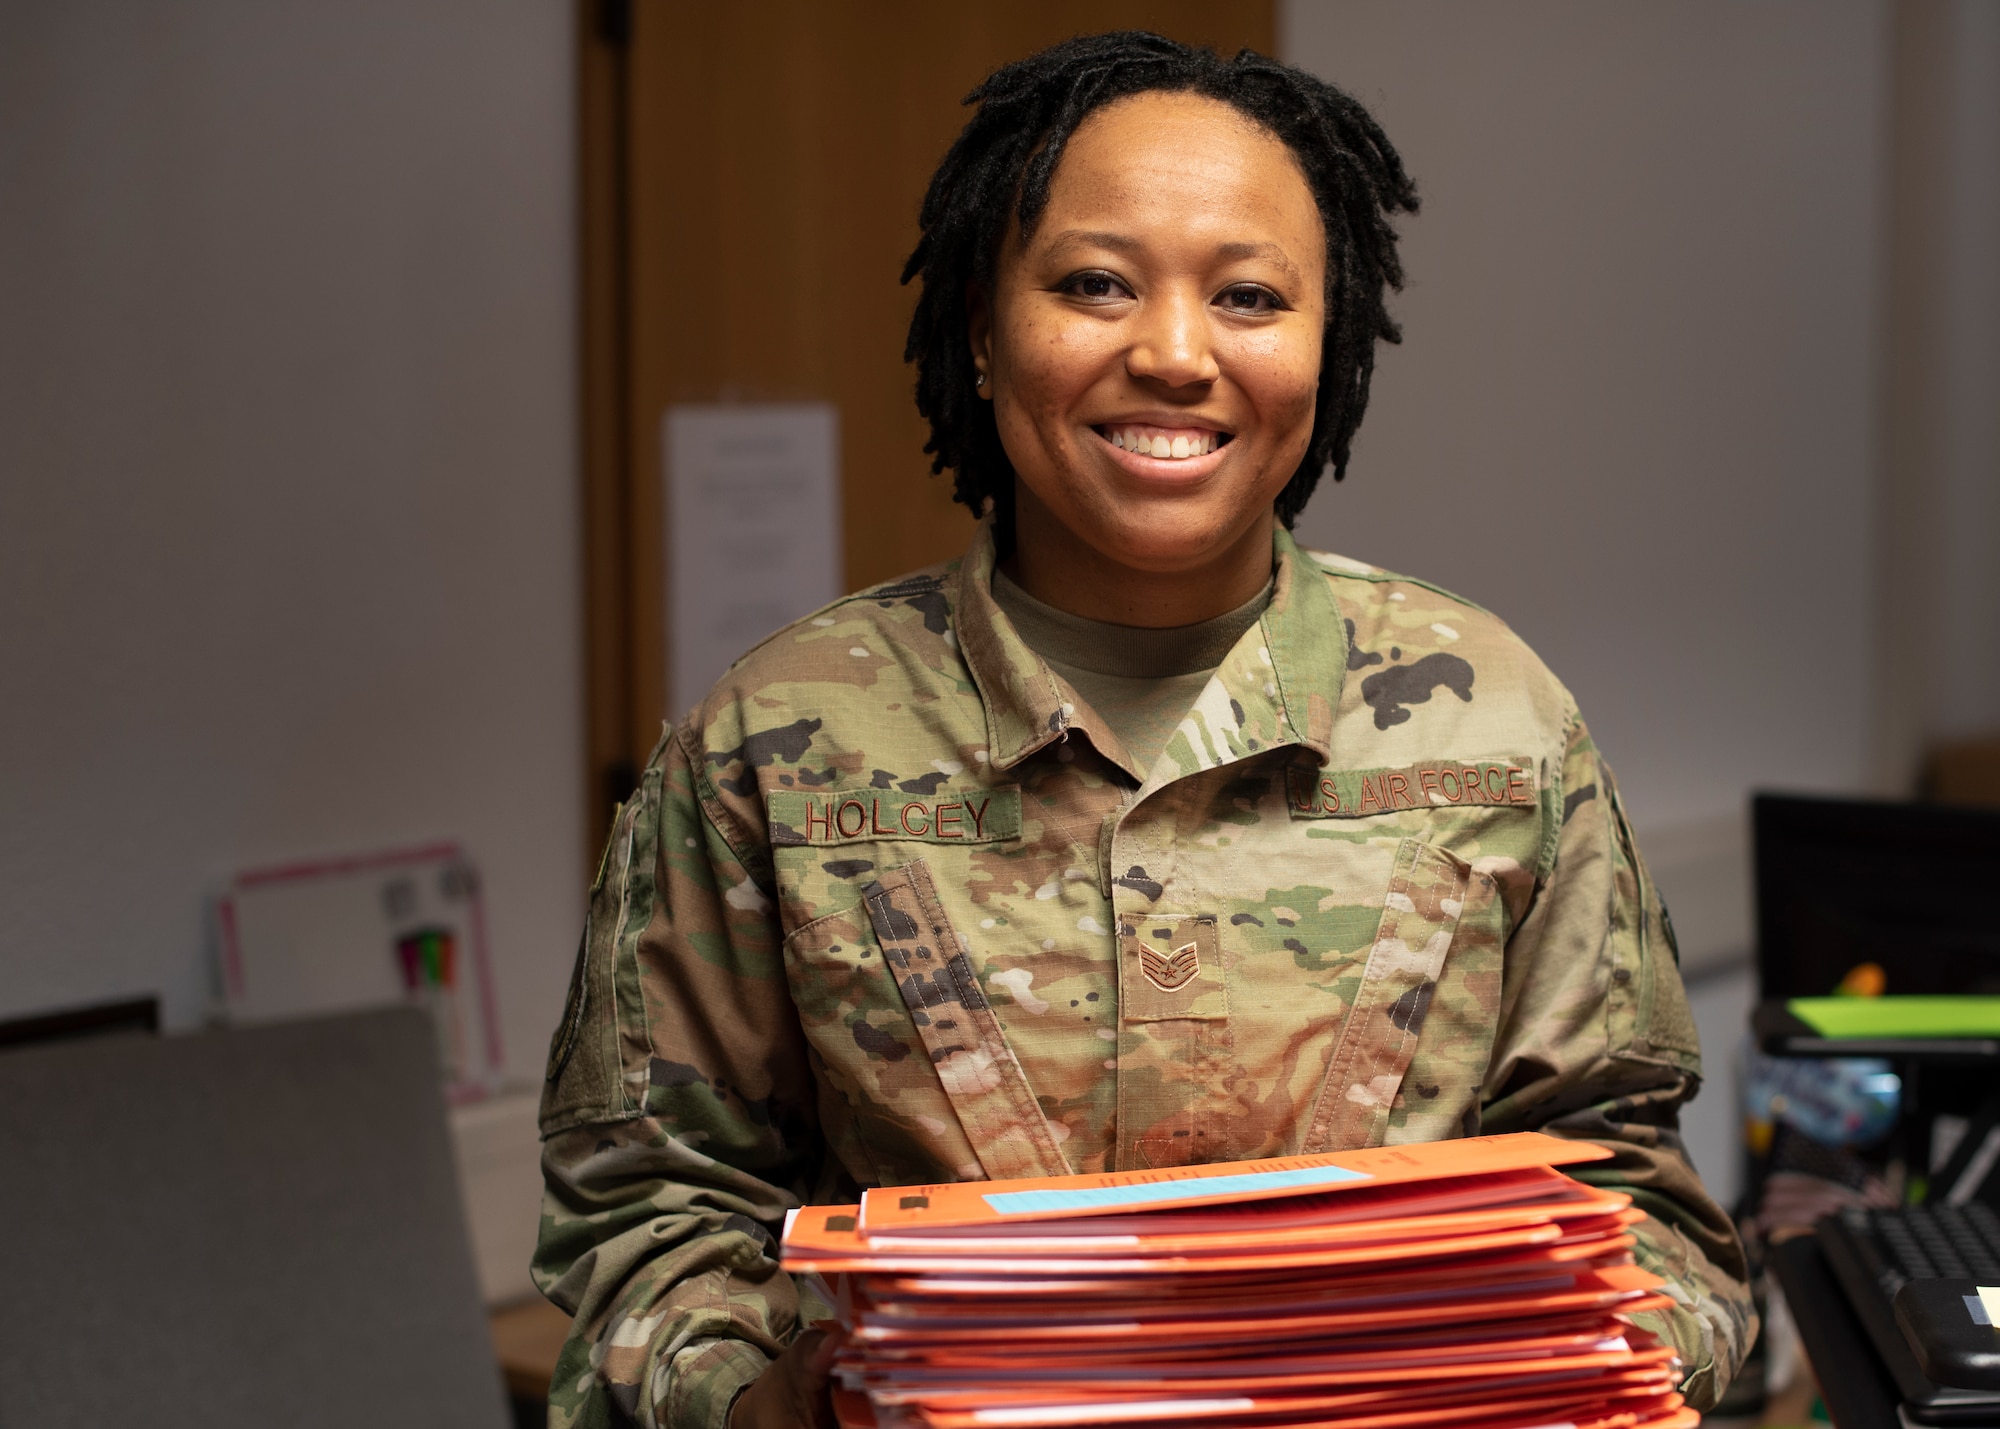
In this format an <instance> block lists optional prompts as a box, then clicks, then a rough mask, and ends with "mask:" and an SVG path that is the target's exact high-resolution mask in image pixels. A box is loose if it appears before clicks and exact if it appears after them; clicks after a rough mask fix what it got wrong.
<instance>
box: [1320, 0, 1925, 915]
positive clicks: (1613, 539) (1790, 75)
mask: <svg viewBox="0 0 2000 1429" xmlns="http://www.w3.org/2000/svg"><path fill="white" fill-rule="evenodd" d="M1281 22H1282V28H1281V35H1282V51H1283V53H1284V55H1285V57H1286V58H1287V59H1289V60H1292V61H1293V62H1295V63H1299V64H1303V65H1305V66H1307V67H1309V68H1311V69H1313V70H1314V71H1316V72H1318V73H1320V74H1322V75H1324V76H1326V77H1327V78H1329V79H1331V80H1333V81H1335V82H1336V83H1339V84H1341V85H1342V86H1343V87H1345V88H1347V89H1349V90H1350V91H1351V92H1353V93H1354V94H1355V95H1356V97H1358V98H1359V99H1361V100H1362V101H1363V102H1364V103H1365V104H1367V105H1368V106H1369V107H1370V108H1371V109H1372V110H1373V112H1374V113H1375V114H1376V116H1377V117H1378V118H1379V119H1380V120H1381V122H1382V124H1383V127H1384V128H1385V129H1386V130H1387V132H1388V134H1389V137H1390V139H1391V141H1392V142H1393V143H1394V144H1395V145H1396V146H1397V148H1398V150H1399V151H1400V152H1401V153H1402V155H1403V157H1404V159H1405V161H1406V162H1407V164H1408V166H1409V168H1410V171H1411V173H1412V174H1413V175H1414V176H1415V178H1416V180H1417V183H1418V186H1419V189H1420V192H1421V193H1422V196H1423V211H1422V213H1421V214H1420V215H1419V216H1417V217H1414V218H1411V219H1409V220H1407V221H1405V222H1404V223H1403V225H1402V229H1403V233H1404V242H1403V253H1404V258H1405V262H1406V265H1407V267H1408V271H1409V276H1410V282H1409V286H1408V288H1407V289H1406V291H1405V292H1404V293H1403V295H1402V297H1401V299H1400V300H1399V301H1398V302H1397V304H1396V306H1395V311H1396V312H1397V313H1398V314H1399V316H1400V317H1401V319H1402V321H1403V325H1404V332H1405V343H1404V346H1403V347H1401V348H1400V349H1391V350H1389V351H1387V352H1386V354H1385V355H1384V357H1383V359H1382V361H1381V363H1380V366H1379V367H1378V370H1377V377H1376V386H1375V395H1374V400H1373V402H1372V404H1371V405H1370V408H1369V412H1368V417H1367V421H1366V423H1365V424H1364V426H1363V428H1362V431H1361V434H1360V438H1359V440H1358V443H1357V446H1356V452H1355V459H1354V465H1353V469H1352V472H1351V474H1350V476H1349V479H1348V481H1347V482H1346V483H1345V484H1344V485H1342V486H1339V487H1334V486H1332V485H1331V484H1328V485H1327V486H1326V487H1325V488H1324V489H1323V490H1322V491H1321V493H1320V494H1319V495H1318V496H1317V497H1316V498H1315V500H1314V503H1313V505H1312V507H1310V508H1309V509H1308V511H1307V514H1306V516H1305V517H1304V518H1303V520H1302V521H1301V522H1300V529H1301V531H1302V532H1303V533H1304V534H1305V535H1306V536H1308V537H1309V538H1310V539H1311V540H1312V541H1314V542H1315V543H1319V544H1323V545H1327V546H1331V547H1332V548H1333V549H1336V550H1339V551H1343V552H1346V553H1348V554H1351V555H1355V556H1359V557H1362V558H1364V559H1367V560H1372V561H1376V562H1379V563H1381V564H1384V565H1387V566H1390V567H1392V568H1395V569H1400V570H1405V571H1409V572H1411V573H1413V574H1418V575H1422V576H1425V577H1428V578H1430V579H1432V580H1436V581H1438V582H1439V583H1441V584H1443V585H1445V586H1447V587H1449V588H1451V589H1454V590H1456V591H1458V592H1459V593H1461V594H1463V595H1465V596H1468V597H1469V598H1471V599H1473V600H1477V601H1479V602H1480V603H1481V604H1483V605H1486V606H1488V607H1489V608H1491V609H1493V610H1495V611H1497V612H1498V613H1499V614H1500V615H1501V616H1503V617H1504V618H1505V619H1507V620H1508V621H1509V622H1510V623H1512V624H1513V625H1514V626H1515V628H1516V629H1518V630H1519V631H1520V632H1521V633H1522V634H1523V635H1524V636H1525V637H1526V638H1527V640H1528V641H1529V642H1530V643H1531V644H1532V645H1534V647H1535V648H1536V649H1537V651H1538V652H1539V653H1540V654H1541V655H1542V656H1543V658H1544V659H1546V660H1547V661H1548V662H1549V664H1550V665H1551V666H1552V667H1553V668H1554V670H1555V671H1556V673H1557V674H1558V675H1559V676H1560V677H1561V678H1562V679H1563V680H1564V681H1565V682H1566V683H1567V684H1568V685H1569V686H1570V688H1571V689H1572V690H1573V691H1574V692H1575V694H1576V696H1577V699H1578V701H1579V702H1580V704H1581V706H1582V708H1583V710H1584V713H1585V716H1586V718H1588V719H1589V721H1590V723H1591V727H1592V729H1593V731H1594V733H1595V734H1596V736H1597V739H1598V741H1599V743H1600V744H1601V745H1602V746H1603V748H1604V749H1605V751H1606V753H1607V754H1608V756H1609V757H1610V759H1611V761H1612V763H1613V766H1614V767H1615V768H1616V770H1617V771H1618V775H1619V779H1620V782H1621V785H1622V787H1623V789H1624V791H1625V793H1626V795H1627V796H1628V799H1629V802H1630V804H1631V807H1632V809H1633V814H1634V818H1635V820H1636V821H1638V822H1639V824H1640V825H1641V828H1642V832H1646V833H1648V834H1649V835H1650V834H1651V833H1653V832H1654V831H1659V832H1661V833H1662V834H1663V835H1664V836H1665V838H1666V840H1667V841H1668V842H1672V841H1673V840H1674V839H1675V838H1677V837H1681V836H1682V835H1683V834H1684V833H1685V831H1686V830H1688V829H1690V828H1693V829H1696V830H1700V831H1706V832H1705V834H1704V837H1706V838H1707V839H1708V841H1710V842H1714V841H1716V840H1726V839H1727V838H1728V836H1729V833H1730V830H1731V827H1732V824H1733V820H1734V818H1735V816H1736V815H1737V814H1738V812H1739V811H1740V810H1741V808H1742V806H1743V801H1744V797H1745V795H1746V793H1747V792H1748V791H1749V790H1751V789H1752V788H1756V787H1779V788H1793V789H1814V790H1843V789H1854V788H1858V787H1860V786H1861V785H1862V784H1863V782H1864V781H1865V779H1866V777H1867V773H1868V770H1867V761H1868V755H1869V734H1870V730H1869V719H1870V714H1871V710H1870V705H1869V687H1870V681H1871V671H1870V666H1871V651H1870V648H1869V639H1870V631H1871V617H1872V612H1873V607H1872V604H1871V602H1872V599H1873V586H1872V572H1873V569H1874V566H1873V558H1874V547H1873V535H1872V525H1871V521H1872V515H1873V502H1874V499H1875V497H1874V486H1873V476H1874V470H1875V463H1876V455H1877V442H1878V434H1877V432H1878V429H1877V421H1876V412H1877V408H1878V401H1877V397H1878V385H1879V377H1878V368H1877V356H1876V354H1877V327H1878V319H1879V308H1880V302H1879V288H1880V286H1881V284H1880V281H1879V273H1880V269H1881V267H1882V252H1881V249H1882V244H1881V232H1880V230H1881V229H1882V217H1881V211H1880V205H1881V199H1882V196H1883V190H1884V177H1885V176H1884V166H1885V145H1886V141H1887V133H1886V124H1887V119H1888V109H1887V99H1888V79H1889V56H1888V38H1889V23H1888V12H1887V10H1886V8H1885V6H1884V5H1883V4H1882V3H1878V2H1877V0H1766V3H1761V4H1757V5H1743V4H1738V3H1734V0H1680V3H1676V4H1671V5H1669V4H1650V5H1604V4H1600V3H1595V0H1509V3H1507V4H1504V5H1490V4H1483V3H1478V0H1287V3H1284V4H1283V5H1282V6H1281ZM1682 841H1683V842H1685V839H1684V838H1683V840H1682ZM1649 842H1650V839H1649ZM1660 876H1661V880H1662V883H1663V884H1668V883H1669V876H1668V872H1667V870H1665V869H1662V870H1661V875H1660ZM1668 891H1669V894H1670V895H1671V894H1672V892H1673V889H1672V888H1671V886H1669V888H1668ZM1675 913H1676V918H1677V920H1678V919H1679V914H1680V909H1679V907H1678V906H1676V909H1675ZM1684 931H1685V930H1684Z"/></svg>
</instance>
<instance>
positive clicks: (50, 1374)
mask: <svg viewBox="0 0 2000 1429" xmlns="http://www.w3.org/2000/svg"><path fill="white" fill-rule="evenodd" d="M0 1227H4V1230H0V1246H4V1247H5V1250H6V1266H7V1270H8V1277H7V1285H6V1293H5V1294H4V1295H0V1424H4V1425H15V1424H22V1425H28V1424H32V1425H35V1426H37V1429H66V1427H67V1426H70V1425H76V1426H85V1425H90V1426H96V1425H101V1424H118V1423H125V1422H132V1423H140V1424H145V1425H148V1426H158V1429H179V1426H183V1425H186V1426H190V1429H192V1426H196V1425H200V1426H204V1429H213V1426H218V1425H245V1426H249V1425H258V1426H262V1425H269V1424H283V1425H287V1426H294V1429H345V1426H349V1425H357V1424H367V1425H371V1426H376V1429H504V1426H505V1425H506V1423H507V1411H506V1407H505V1403H504V1400H503V1397H502V1392H501V1383H500V1372H499V1368H498V1366H497V1365H496V1364H495V1362H494V1358H493V1350H492V1346H491V1344H490V1343H489V1341H488V1338H487V1331H486V1322H485V1314H484V1311H483V1308H482V1306H481V1304H480V1298H479V1286H478V1282H477V1280H476V1278H475V1276H474V1273H473V1266H472V1252H471V1247H470V1245H469V1243H468V1240H467V1236H466V1229H465V1222H464V1219H463V1213H462V1212H461V1210H460V1203H459V1193H458V1180H457V1174H456V1171H455V1169H454V1166H453V1161H452V1150H451V1144H450V1140H449V1133H448V1130H447V1126H446V1121H445V1109H444V1098H443V1093H442V1091H441V1088H440V1085H439V1076H438V1056H437V1044H436V1039H435V1033H434V1032H433V1031H432V1027H431V1023H430V1020H429V1019H428V1018H427V1017H425V1016H424V1015H423V1014H422V1013H421V1012H417V1011H414V1010H402V1009H397V1010H391V1011H384V1012H366V1013H355V1014H350V1015H346V1016H340V1017H329V1018H319V1019H313V1020H310V1021H301V1022H292V1023H278V1024H273V1025H271V1026H267V1027H256V1028H251V1029H247V1030H244V1031H236V1032H206V1033H199V1034H195V1035H191V1036H184V1037H157V1038H156V1037H103V1038H93V1039H89V1040H83V1041H68V1042H61V1043H57V1044H53V1045H46V1044H45V1045H38V1046H32V1047H16V1048H12V1049H9V1050H6V1051H0Z"/></svg>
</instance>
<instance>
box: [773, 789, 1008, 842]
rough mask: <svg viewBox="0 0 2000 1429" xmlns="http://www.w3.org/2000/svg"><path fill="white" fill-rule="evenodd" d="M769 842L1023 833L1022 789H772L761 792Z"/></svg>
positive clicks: (993, 838)
mask: <svg viewBox="0 0 2000 1429" xmlns="http://www.w3.org/2000/svg"><path fill="white" fill-rule="evenodd" d="M764 799H765V808H766V810H767V812H768V813H769V815H770V820H771V842H772V843H773V844H776V845H779V846H786V845H790V846H794V847H796V846H797V845H800V844H813V845H820V844H850V843H880V842H881V841H882V840H884V839H890V840H904V841H908V842H915V843H931V844H949V843H988V844H990V843H999V842H1001V841H1002V840H1004V839H1017V838H1019V837H1020V836H1021V791H1020V790H1019V789H1016V788H1011V787H1010V788H1003V789H940V790H938V791H937V792H936V793H934V794H905V793H901V792H899V791H897V790H894V789H856V790H851V791H847V792H840V791H837V790H836V791H829V792H820V793H807V792H805V791H804V790H802V789H773V790H772V791H771V792H770V793H768V794H766V795H765V796H764Z"/></svg>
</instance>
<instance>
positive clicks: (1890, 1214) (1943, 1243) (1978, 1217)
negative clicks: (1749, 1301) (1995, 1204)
mask: <svg viewBox="0 0 2000 1429" xmlns="http://www.w3.org/2000/svg"><path fill="white" fill-rule="evenodd" d="M1819 1239H1820V1246H1821V1248H1822V1249H1823V1250H1824V1251H1825V1252H1826V1260H1827V1264H1828V1265H1829V1266H1831V1267H1832V1269H1833V1273H1834V1275H1835V1276H1836V1277H1837V1278H1838V1279H1839V1281H1840V1285H1841V1288H1842V1289H1843V1290H1845V1291H1846V1292H1847V1299H1848V1303H1849V1304H1851V1305H1852V1306H1853V1307H1854V1313H1855V1317H1856V1318H1857V1319H1859V1320H1860V1321H1861V1324H1862V1327H1863V1328H1864V1329H1866V1330H1867V1331H1868V1338H1869V1339H1870V1340H1872V1341H1873V1342H1874V1345H1875V1348H1876V1350H1877V1352H1878V1353H1880V1354H1881V1356H1882V1362H1883V1364H1884V1365H1886V1366H1887V1367H1888V1369H1889V1372H1890V1373H1891V1374H1892V1375H1894V1376H1895V1379H1896V1386H1897V1388H1898V1389H1899V1390H1900V1391H1901V1392H1902V1396H1903V1401H1904V1412H1905V1414H1907V1415H1908V1417H1909V1418H1911V1419H1913V1420H1915V1421H1916V1422H1918V1423H1921V1424H1988V1423H1992V1422H1993V1421H1994V1420H1995V1419H1996V1418H2000V1394H1996V1393H1994V1392H1993V1391H1990V1390H1969V1389H1947V1388H1945V1387H1943V1386H1941V1385H1936V1384H1932V1383H1931V1382H1930V1380H1928V1379H1926V1378H1925V1377H1924V1373H1923V1371H1922V1370H1921V1369H1920V1368H1918V1366H1917V1357H1916V1355H1915V1354H1914V1353H1912V1352H1911V1350H1910V1346H1909V1342H1908V1341H1906V1340H1905V1339H1904V1338H1903V1332H1902V1330H1901V1329H1900V1328H1899V1327H1898V1326H1897V1324H1896V1313H1895V1310H1894V1308H1893V1305H1892V1302H1893V1301H1894V1299H1895V1296H1896V1292H1897V1291H1898V1290H1900V1289H1902V1288H1903V1286H1904V1285H1905V1284H1907V1283H1908V1282H1909V1281H1912V1280H1933V1279H1939V1278H1946V1279H1960V1280H1972V1281H1976V1282H1977V1283H1979V1284H1981V1285H1995V1284H2000V1216H1995V1215H1994V1213H1993V1209H1992V1208H1991V1207H1990V1206H1986V1205H1983V1204H1981V1203H1979V1202H1976V1201H1975V1202H1973V1203H1971V1204H1969V1205H1965V1206H1901V1207H1898V1208H1896V1209H1895V1210H1887V1211H1860V1210H1855V1211H1842V1212H1841V1213H1840V1214H1839V1215H1837V1216H1830V1217H1828V1218H1827V1219H1826V1220H1823V1221H1821V1222H1820V1223H1819Z"/></svg>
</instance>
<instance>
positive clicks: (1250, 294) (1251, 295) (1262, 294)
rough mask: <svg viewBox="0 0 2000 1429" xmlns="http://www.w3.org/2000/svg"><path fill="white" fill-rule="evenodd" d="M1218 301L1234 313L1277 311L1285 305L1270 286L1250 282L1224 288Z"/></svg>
mask: <svg viewBox="0 0 2000 1429" xmlns="http://www.w3.org/2000/svg"><path fill="white" fill-rule="evenodd" d="M1216 302H1217V303H1219V304H1221V305H1222V306H1223V307H1224V308H1226V309H1228V310H1229V311H1230V312H1232V313H1275V312H1277V311H1278V309H1280V308H1282V307H1283V306H1284V304H1283V303H1281V302H1279V301H1278V295H1277V294H1276V293H1274V292H1272V291H1271V290H1270V289H1269V288H1259V287H1255V286H1253V285H1251V284H1248V283H1243V284H1239V285H1237V286H1236V287H1234V288H1224V289H1223V290H1222V293H1221V295H1220V296H1219V297H1217V298H1216Z"/></svg>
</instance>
